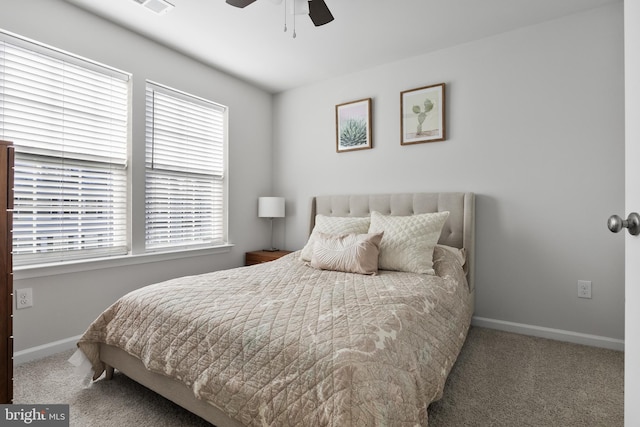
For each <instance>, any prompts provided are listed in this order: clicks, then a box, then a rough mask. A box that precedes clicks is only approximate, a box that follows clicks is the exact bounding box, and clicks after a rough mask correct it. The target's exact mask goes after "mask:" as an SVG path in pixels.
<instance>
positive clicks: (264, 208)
mask: <svg viewBox="0 0 640 427" xmlns="http://www.w3.org/2000/svg"><path fill="white" fill-rule="evenodd" d="M258 216H259V217H260V218H282V217H284V197H259V198H258Z"/></svg>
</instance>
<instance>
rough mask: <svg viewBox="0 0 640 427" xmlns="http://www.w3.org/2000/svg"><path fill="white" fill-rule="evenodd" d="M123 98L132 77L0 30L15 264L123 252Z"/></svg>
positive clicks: (0, 122)
mask: <svg viewBox="0 0 640 427" xmlns="http://www.w3.org/2000/svg"><path fill="white" fill-rule="evenodd" d="M128 102H129V75H127V74H125V73H122V72H119V71H116V70H113V69H111V68H108V67H104V66H101V65H98V64H95V63H92V62H89V61H86V60H82V59H80V58H77V57H74V56H71V55H67V54H64V53H62V52H59V51H56V50H54V49H50V48H47V47H44V46H41V45H38V44H36V43H32V42H28V41H25V40H21V39H18V38H15V37H12V36H8V35H6V34H0V138H2V139H4V140H8V141H12V142H13V144H14V146H15V150H16V160H15V182H14V185H15V187H14V188H15V203H14V228H13V251H14V264H16V265H31V264H36V263H37V264H41V263H51V262H62V261H68V260H77V259H88V258H96V257H104V256H110V255H122V254H126V253H127V251H128V245H127V222H126V221H127V205H126V199H127V171H126V165H127V134H128Z"/></svg>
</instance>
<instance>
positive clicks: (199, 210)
mask: <svg viewBox="0 0 640 427" xmlns="http://www.w3.org/2000/svg"><path fill="white" fill-rule="evenodd" d="M146 110H147V114H146V196H145V208H146V233H145V236H146V248H147V250H162V249H169V248H179V247H197V246H207V245H215V244H222V243H224V242H225V239H226V228H225V227H226V224H225V185H224V176H225V139H226V108H225V107H223V106H221V105H218V104H215V103H213V102H209V101H206V100H203V99H201V98H198V97H194V96H191V95H188V94H185V93H183V92H179V91H175V90H173V89H170V88H167V87H164V86H160V85H157V84H154V83H151V82H149V83H148V84H147V89H146Z"/></svg>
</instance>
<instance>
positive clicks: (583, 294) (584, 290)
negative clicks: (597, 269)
mask: <svg viewBox="0 0 640 427" xmlns="http://www.w3.org/2000/svg"><path fill="white" fill-rule="evenodd" d="M578 298H591V281H590V280H578Z"/></svg>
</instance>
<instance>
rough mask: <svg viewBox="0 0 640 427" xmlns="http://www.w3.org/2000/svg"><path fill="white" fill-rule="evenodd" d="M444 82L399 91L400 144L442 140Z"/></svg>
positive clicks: (443, 137)
mask: <svg viewBox="0 0 640 427" xmlns="http://www.w3.org/2000/svg"><path fill="white" fill-rule="evenodd" d="M444 88H445V85H444V83H440V84H437V85H432V86H425V87H420V88H417V89H410V90H405V91H403V92H400V98H401V100H400V108H401V110H400V117H401V120H402V123H401V129H400V131H401V140H400V144H402V145H406V144H417V143H420V142H431V141H444V140H445V139H446V126H445V94H444Z"/></svg>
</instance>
